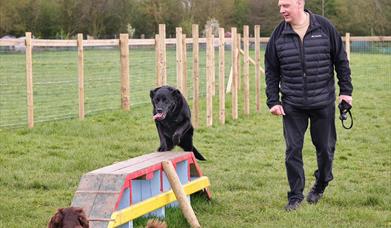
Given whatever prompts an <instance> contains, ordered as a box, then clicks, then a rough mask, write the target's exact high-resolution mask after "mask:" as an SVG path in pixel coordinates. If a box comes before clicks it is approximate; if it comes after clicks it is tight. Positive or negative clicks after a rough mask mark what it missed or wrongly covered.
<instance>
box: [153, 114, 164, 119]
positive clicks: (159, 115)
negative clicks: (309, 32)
mask: <svg viewBox="0 0 391 228" xmlns="http://www.w3.org/2000/svg"><path fill="white" fill-rule="evenodd" d="M162 116H163V113H156V115H154V116H153V119H154V120H158V119H161V118H162Z"/></svg>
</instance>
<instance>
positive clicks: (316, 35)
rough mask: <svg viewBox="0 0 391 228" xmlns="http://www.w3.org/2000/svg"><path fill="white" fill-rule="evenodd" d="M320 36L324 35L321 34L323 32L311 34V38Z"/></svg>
mask: <svg viewBox="0 0 391 228" xmlns="http://www.w3.org/2000/svg"><path fill="white" fill-rule="evenodd" d="M320 37H322V35H321V34H315V35H311V38H320Z"/></svg>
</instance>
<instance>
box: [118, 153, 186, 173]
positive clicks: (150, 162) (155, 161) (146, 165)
mask: <svg viewBox="0 0 391 228" xmlns="http://www.w3.org/2000/svg"><path fill="white" fill-rule="evenodd" d="M164 153H166V152H162V154H163V155H162V156H159V157H153V158H151V159H149V160H147V161H144V162H142V163H137V164H134V165H132V166H127V167H124V168H122V169H118V170H116V171H113V172H111V174H128V173H136V172H137V171H140V170H144V169H146V168H149V167H151V166H155V165H161V162H162V161H164V160H174V159H176V158H178V157H181V156H178V154H172V153H166V154H164Z"/></svg>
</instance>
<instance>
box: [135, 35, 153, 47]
mask: <svg viewBox="0 0 391 228" xmlns="http://www.w3.org/2000/svg"><path fill="white" fill-rule="evenodd" d="M156 35H158V34H156ZM155 42H156V41H155V39H129V45H130V46H143V45H155Z"/></svg>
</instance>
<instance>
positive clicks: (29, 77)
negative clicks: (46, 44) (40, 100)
mask: <svg viewBox="0 0 391 228" xmlns="http://www.w3.org/2000/svg"><path fill="white" fill-rule="evenodd" d="M25 45H26V84H27V121H28V127H29V128H33V127H34V98H33V46H32V42H31V32H26V43H25Z"/></svg>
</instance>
